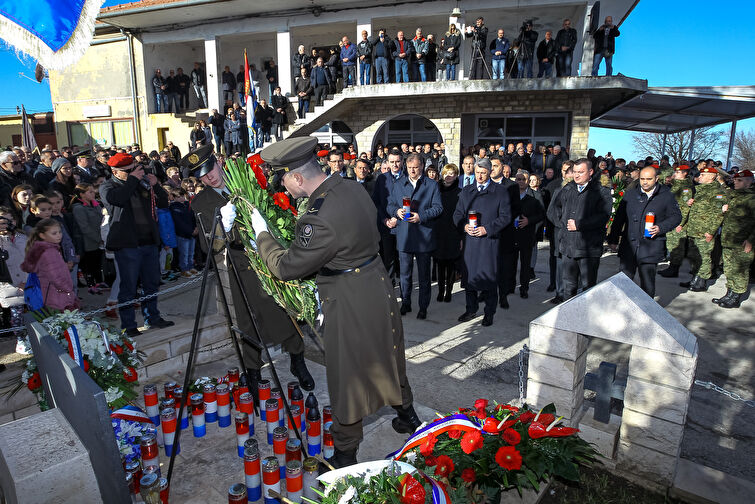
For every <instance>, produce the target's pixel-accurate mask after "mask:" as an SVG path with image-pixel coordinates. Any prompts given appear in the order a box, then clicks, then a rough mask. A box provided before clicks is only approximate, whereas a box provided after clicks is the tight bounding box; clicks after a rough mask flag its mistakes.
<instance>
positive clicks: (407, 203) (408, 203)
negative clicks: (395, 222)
mask: <svg viewBox="0 0 755 504" xmlns="http://www.w3.org/2000/svg"><path fill="white" fill-rule="evenodd" d="M403 204H404V205H403V208H404V220H409V214H410V213H411V212H412V199H411V198H404V201H403Z"/></svg>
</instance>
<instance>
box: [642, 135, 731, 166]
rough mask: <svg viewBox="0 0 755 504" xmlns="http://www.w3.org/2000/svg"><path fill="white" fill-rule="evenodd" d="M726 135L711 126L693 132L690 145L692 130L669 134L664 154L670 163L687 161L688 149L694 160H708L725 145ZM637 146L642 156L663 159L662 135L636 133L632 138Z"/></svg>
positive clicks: (688, 156)
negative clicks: (693, 141)
mask: <svg viewBox="0 0 755 504" xmlns="http://www.w3.org/2000/svg"><path fill="white" fill-rule="evenodd" d="M726 137H727V135H726V133H725V132H724V131H716V130H715V129H714V127H713V126H710V127H707V128H699V129H697V130H695V143H694V145H691V141H692V130H689V131H682V132H679V133H669V134H668V135H667V136H666V152H665V154H666V155H667V156H668V157H669V159H670V160H671V162H672V163H677V162H680V161H687V160H689V158H690V147H692V148H693V151H692V155H693V156H694V157H695V159H706V158H710V157H712V156H713V155H715V154H718V153H719V152H720V150H721V149H722V148H723V146H724V145H725V144H726ZM632 140H633V141H634V142H635V144H636V145H637V151H638V152H640V153H641V154H642V155H643V156H652V158H653V159H660V158H661V157H663V155H664V152H663V134H661V133H637V134H635V135H633V136H632Z"/></svg>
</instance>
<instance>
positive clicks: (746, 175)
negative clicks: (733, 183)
mask: <svg viewBox="0 0 755 504" xmlns="http://www.w3.org/2000/svg"><path fill="white" fill-rule="evenodd" d="M749 177H752V172H751V171H750V170H742V171H740V172H737V173H735V174H734V178H749Z"/></svg>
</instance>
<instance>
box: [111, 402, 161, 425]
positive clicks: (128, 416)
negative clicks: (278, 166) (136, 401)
mask: <svg viewBox="0 0 755 504" xmlns="http://www.w3.org/2000/svg"><path fill="white" fill-rule="evenodd" d="M110 418H113V419H116V420H128V421H129V422H139V423H145V424H149V425H154V424H153V423H152V420H151V419H150V418H149V417H148V416H147V414H146V413H145V412H143V411H142V410H141V409H139V408H137V407H136V406H132V405H130V404H127V405H126V406H124V407H122V408H120V409H117V410H115V411H113V412H112V413H110Z"/></svg>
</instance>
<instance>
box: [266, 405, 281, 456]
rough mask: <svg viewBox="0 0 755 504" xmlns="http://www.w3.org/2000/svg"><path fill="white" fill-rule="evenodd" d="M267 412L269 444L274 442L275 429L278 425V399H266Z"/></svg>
mask: <svg viewBox="0 0 755 504" xmlns="http://www.w3.org/2000/svg"><path fill="white" fill-rule="evenodd" d="M265 413H266V417H267V418H266V420H265V423H266V424H267V444H269V445H272V444H273V431H274V430H275V428H276V427H278V399H268V400H267V401H265Z"/></svg>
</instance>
